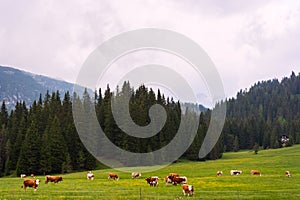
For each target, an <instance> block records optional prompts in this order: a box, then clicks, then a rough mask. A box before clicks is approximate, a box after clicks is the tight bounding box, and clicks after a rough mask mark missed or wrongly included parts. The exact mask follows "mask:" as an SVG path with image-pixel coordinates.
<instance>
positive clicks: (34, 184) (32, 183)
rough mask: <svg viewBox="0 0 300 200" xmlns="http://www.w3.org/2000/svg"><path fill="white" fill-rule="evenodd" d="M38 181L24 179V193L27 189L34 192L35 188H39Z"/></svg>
mask: <svg viewBox="0 0 300 200" xmlns="http://www.w3.org/2000/svg"><path fill="white" fill-rule="evenodd" d="M39 183H40V180H39V179H36V180H32V179H25V180H24V182H23V186H22V187H24V191H25V192H26V188H27V187H32V188H33V189H34V191H36V189H37V187H38V186H39Z"/></svg>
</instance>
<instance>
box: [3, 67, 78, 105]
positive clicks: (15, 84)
mask: <svg viewBox="0 0 300 200" xmlns="http://www.w3.org/2000/svg"><path fill="white" fill-rule="evenodd" d="M72 90H73V84H71V83H68V82H65V81H62V80H57V79H53V78H49V77H46V76H42V75H36V74H32V73H29V72H25V71H21V70H18V69H15V68H11V67H6V66H0V100H1V101H5V104H6V107H7V109H8V110H11V109H13V108H14V107H15V105H16V103H17V102H18V101H25V102H26V105H31V104H32V103H33V101H34V100H38V98H39V96H40V94H42V95H43V96H44V95H45V93H46V92H47V91H49V93H52V92H56V91H59V93H60V94H64V93H65V92H67V91H70V92H71V91H72Z"/></svg>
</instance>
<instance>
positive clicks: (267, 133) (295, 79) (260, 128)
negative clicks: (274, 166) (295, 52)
mask: <svg viewBox="0 0 300 200" xmlns="http://www.w3.org/2000/svg"><path fill="white" fill-rule="evenodd" d="M299 120H300V74H299V75H298V76H296V75H295V73H294V72H293V73H292V75H291V76H290V77H289V78H283V79H282V81H280V82H279V81H278V80H277V79H273V80H269V81H262V82H258V83H256V84H255V85H254V86H252V87H251V88H250V89H249V90H248V91H247V90H245V91H242V90H241V91H240V92H238V94H237V97H236V98H232V99H229V100H228V101H227V118H226V122H225V125H224V129H223V137H224V145H225V146H226V151H232V150H233V151H237V150H239V149H252V148H253V146H254V145H255V144H256V143H257V144H258V145H259V146H261V147H262V148H264V149H266V148H279V147H282V145H281V142H280V137H281V135H289V136H290V137H291V138H292V140H290V141H289V144H288V146H291V145H293V144H299V142H300V138H299V136H300V134H299V130H300V126H299ZM236 138H238V141H237V139H236ZM232 139H234V140H233V141H234V143H233V144H234V145H233V146H232ZM237 147H238V148H237Z"/></svg>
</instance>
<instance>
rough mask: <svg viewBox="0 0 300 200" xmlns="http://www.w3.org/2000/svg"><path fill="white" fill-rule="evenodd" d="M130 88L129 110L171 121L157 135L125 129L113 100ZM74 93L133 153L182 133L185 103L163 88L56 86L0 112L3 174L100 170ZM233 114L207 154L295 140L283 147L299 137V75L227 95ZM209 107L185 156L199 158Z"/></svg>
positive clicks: (143, 120) (137, 117)
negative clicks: (157, 113) (79, 89)
mask: <svg viewBox="0 0 300 200" xmlns="http://www.w3.org/2000/svg"><path fill="white" fill-rule="evenodd" d="M124 90H132V96H131V99H130V105H129V108H130V115H131V117H132V120H133V121H134V122H135V123H136V124H138V125H140V126H143V125H147V124H148V123H149V120H150V119H149V116H148V111H149V108H150V107H151V106H152V105H154V104H157V103H158V104H160V105H162V106H163V107H164V108H165V110H166V113H167V121H166V123H165V126H164V127H163V129H162V130H161V131H160V132H159V133H157V135H155V136H153V137H150V138H148V139H142V138H133V137H130V136H128V135H127V134H124V133H123V132H122V131H121V130H120V128H118V126H117V125H116V122H115V121H114V118H113V115H112V111H111V101H112V99H114V98H118V96H120V95H122V93H123V91H124ZM72 98H76V99H77V101H76V102H79V103H82V104H83V106H84V105H85V104H86V103H91V104H92V105H94V106H95V110H96V114H97V118H98V121H99V123H100V126H101V127H102V129H103V130H104V132H105V134H106V135H107V137H108V138H109V139H110V140H111V141H112V142H113V143H114V144H115V145H117V146H119V147H121V148H122V149H125V150H128V151H131V152H151V151H154V150H157V149H159V148H161V147H163V146H165V145H166V144H168V143H169V142H170V141H171V140H172V138H173V137H174V134H176V132H177V129H178V126H179V123H180V116H181V115H182V114H184V115H189V116H190V117H191V120H193V116H194V114H193V112H194V111H193V110H189V109H188V108H187V109H186V110H185V111H184V113H182V112H183V111H182V110H181V104H180V102H178V101H177V102H175V101H174V100H173V99H172V98H169V97H167V98H166V97H165V96H164V95H163V94H161V92H160V91H159V90H158V91H157V92H154V91H153V90H152V89H151V88H147V87H145V86H143V85H142V86H140V87H139V88H137V89H133V88H131V87H130V83H129V82H125V83H124V84H123V86H122V88H121V89H119V88H117V89H116V92H115V93H112V92H111V89H110V88H109V86H107V88H106V89H105V91H104V92H102V91H101V89H99V90H98V91H95V92H94V93H93V94H89V93H88V92H87V90H85V92H84V93H83V95H82V97H79V95H77V94H75V93H74V94H72V95H71V94H70V93H69V92H67V93H65V94H59V92H55V93H52V94H50V93H49V92H47V93H46V95H45V96H42V95H40V98H39V99H37V100H36V101H34V102H33V103H32V105H30V106H29V107H28V106H27V105H26V102H18V103H17V105H16V106H15V108H14V109H13V110H12V111H11V112H10V113H8V111H7V109H6V106H5V102H3V103H2V106H1V110H0V126H1V129H0V176H4V175H19V174H20V173H26V174H30V173H34V174H50V173H68V172H72V171H79V170H87V169H95V168H96V167H97V166H99V162H98V161H97V160H96V159H95V158H94V157H93V156H92V155H91V154H90V153H89V152H88V151H87V150H86V149H85V147H84V145H83V144H82V142H81V141H80V139H79V136H78V134H77V131H76V128H75V125H74V121H73V115H72ZM226 104H227V117H226V121H225V124H224V128H223V132H222V135H221V137H220V138H219V141H218V142H217V144H216V145H215V147H214V148H213V150H212V151H211V152H210V153H209V154H208V155H207V156H206V158H203V159H201V160H206V159H218V158H221V157H222V153H223V152H224V151H238V150H240V149H253V148H255V147H261V148H264V149H266V148H280V147H282V146H283V144H282V143H281V141H280V137H281V136H282V135H286V136H288V138H289V141H288V142H287V143H285V144H284V145H285V146H289V145H293V144H299V142H300V123H299V122H300V75H295V73H292V74H291V76H290V77H289V78H284V79H282V80H281V81H279V80H277V79H273V80H269V81H262V82H258V83H256V84H255V85H253V86H252V87H251V88H250V89H249V90H241V91H240V92H238V93H237V96H236V97H235V98H231V99H228V100H226ZM210 113H211V110H210V109H208V110H206V111H204V112H202V113H201V114H200V118H199V128H198V131H197V135H196V137H195V139H194V142H193V143H192V145H191V146H190V148H189V149H188V150H187V151H186V152H185V153H184V154H183V155H182V158H185V159H189V160H199V158H198V153H199V149H200V147H201V144H202V141H203V139H204V137H205V134H206V131H207V128H208V126H209V121H210Z"/></svg>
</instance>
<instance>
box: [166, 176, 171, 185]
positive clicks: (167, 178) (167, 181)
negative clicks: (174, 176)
mask: <svg viewBox="0 0 300 200" xmlns="http://www.w3.org/2000/svg"><path fill="white" fill-rule="evenodd" d="M165 182H166V185H168V184H169V183H172V180H171V179H169V176H166V177H165Z"/></svg>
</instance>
